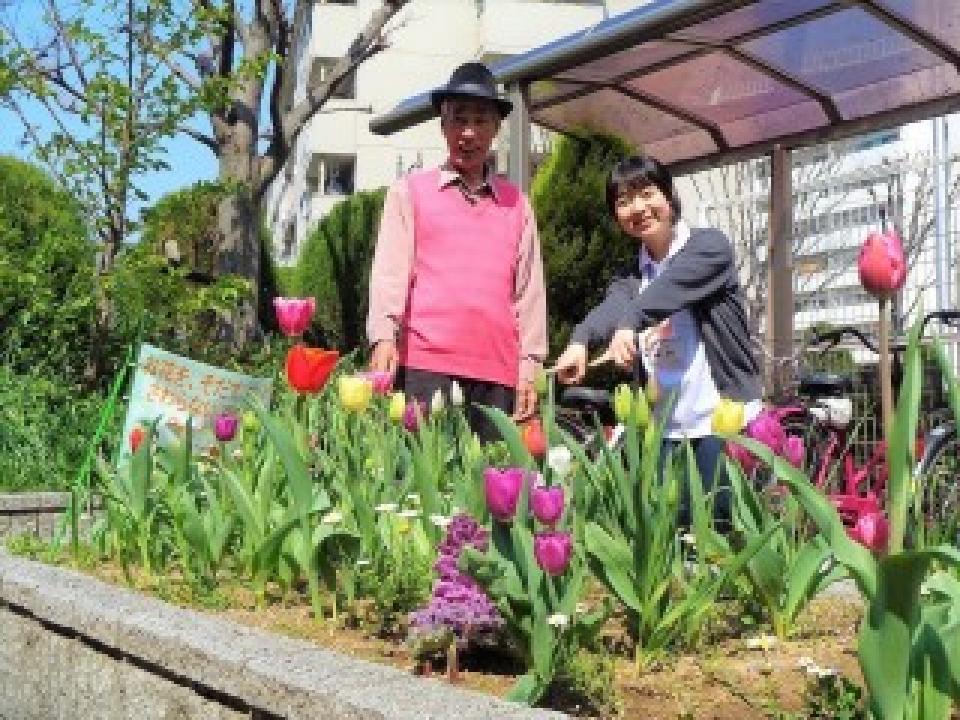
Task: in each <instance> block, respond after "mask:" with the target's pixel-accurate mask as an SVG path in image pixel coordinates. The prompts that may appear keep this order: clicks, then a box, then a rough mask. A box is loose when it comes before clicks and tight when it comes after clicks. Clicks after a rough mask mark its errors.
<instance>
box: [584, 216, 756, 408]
mask: <svg viewBox="0 0 960 720" xmlns="http://www.w3.org/2000/svg"><path fill="white" fill-rule="evenodd" d="M684 308H686V309H687V310H689V311H690V312H691V313H692V314H693V316H694V318H695V319H696V322H697V325H698V327H699V329H700V337H701V338H702V340H703V345H704V349H705V350H706V354H707V363H708V364H709V365H710V372H711V374H712V376H713V382H714V384H715V385H716V386H717V390H718V391H719V393H720V395H722V396H723V397H727V398H731V399H733V400H738V401H740V402H748V401H750V400H756V399H758V398H760V395H761V387H760V366H759V364H758V363H757V359H756V356H755V355H754V353H753V349H752V343H751V339H750V332H749V330H748V326H747V317H746V311H745V309H744V303H743V290H742V288H741V287H740V280H739V278H738V277H737V268H736V263H735V262H734V257H733V248H732V247H731V246H730V241H729V240H727V237H726V236H725V235H724V234H723V233H722V232H720V231H719V230H713V229H709V228H695V229H691V230H690V239H689V240H688V241H687V243H686V244H685V245H684V246H683V247H682V248H681V249H680V250H679V252H677V254H676V255H675V256H674V257H673V258H672V259H671V260H670V262H669V263H667V264H666V266H665V267H664V268H663V270H662V271H661V272H660V274H659V275H658V276H657V277H656V278H655V279H654V280H652V281H651V282H650V284H649V285H648V286H647V287H646V289H645V290H644V291H643V292H642V293H641V292H640V276H639V267H638V266H637V262H636V261H634V262H633V263H632V266H630V267H628V268H625V269H624V270H623V271H622V272H621V273H619V274H618V275H616V276H615V277H614V279H613V280H612V281H611V282H610V286H609V287H608V288H607V295H606V297H605V298H604V299H603V302H602V303H600V304H599V305H598V306H597V307H595V308H594V309H593V310H591V311H590V313H589V314H588V315H587V317H585V318H584V320H583V322H581V323H580V324H579V325H577V326H576V327H575V328H574V330H573V335H572V336H571V338H570V341H571V342H578V343H582V344H584V345H587V346H588V347H589V346H590V345H599V344H606V343H609V342H610V339H611V338H612V337H613V334H614V333H615V332H616V331H617V330H619V329H620V328H635V329H636V330H638V331H640V330H643V329H645V328H647V327H650V326H651V325H655V324H656V323H658V322H660V321H662V320H665V319H666V318H668V317H670V316H671V315H673V314H674V313H676V312H677V311H679V310H682V309H684Z"/></svg>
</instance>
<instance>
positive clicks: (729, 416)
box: [710, 398, 743, 435]
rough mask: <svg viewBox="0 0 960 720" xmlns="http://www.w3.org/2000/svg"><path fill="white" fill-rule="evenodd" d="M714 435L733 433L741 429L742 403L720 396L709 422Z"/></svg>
mask: <svg viewBox="0 0 960 720" xmlns="http://www.w3.org/2000/svg"><path fill="white" fill-rule="evenodd" d="M710 426H711V429H712V430H713V433H714V434H715V435H733V434H734V433H738V432H740V431H741V430H742V429H743V403H738V402H736V401H735V400H728V399H726V398H720V401H719V402H718V403H717V406H716V408H714V410H713V418H712V419H711V423H710Z"/></svg>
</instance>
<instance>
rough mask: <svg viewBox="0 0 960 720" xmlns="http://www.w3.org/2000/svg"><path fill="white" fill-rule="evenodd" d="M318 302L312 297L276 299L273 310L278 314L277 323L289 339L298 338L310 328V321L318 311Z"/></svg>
mask: <svg viewBox="0 0 960 720" xmlns="http://www.w3.org/2000/svg"><path fill="white" fill-rule="evenodd" d="M316 307H317V306H316V301H315V300H314V299H313V298H312V297H307V298H287V297H275V298H274V299H273V309H274V310H275V311H276V313H277V323H279V325H280V329H281V330H282V331H283V334H284V335H286V336H287V337H297V336H298V335H302V334H303V332H304V331H305V330H306V329H307V328H308V327H309V326H310V319H311V318H312V317H313V313H314V311H315V310H316Z"/></svg>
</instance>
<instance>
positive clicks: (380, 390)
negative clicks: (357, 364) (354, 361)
mask: <svg viewBox="0 0 960 720" xmlns="http://www.w3.org/2000/svg"><path fill="white" fill-rule="evenodd" d="M360 376H361V377H364V378H366V379H367V380H369V381H370V385H371V386H373V394H374V395H389V394H390V393H391V392H393V373H388V372H383V371H380V370H369V371H368V372H364V373H360Z"/></svg>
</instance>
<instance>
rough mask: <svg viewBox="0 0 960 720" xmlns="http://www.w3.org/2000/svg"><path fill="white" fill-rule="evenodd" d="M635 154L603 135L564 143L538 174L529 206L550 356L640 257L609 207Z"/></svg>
mask: <svg viewBox="0 0 960 720" xmlns="http://www.w3.org/2000/svg"><path fill="white" fill-rule="evenodd" d="M629 153H630V147H629V146H628V145H627V144H626V143H624V142H623V141H621V140H618V139H616V138H612V137H607V136H603V135H583V136H580V137H573V136H570V137H567V136H563V137H560V138H558V139H557V141H556V142H555V143H554V144H553V147H552V148H551V152H550V155H549V157H548V158H547V160H546V162H545V163H544V164H543V165H542V166H541V167H540V169H539V170H538V171H537V174H536V177H535V178H534V180H533V186H532V188H531V201H532V203H533V207H534V211H535V213H536V217H537V225H538V227H539V229H540V241H541V245H542V248H543V258H544V272H545V276H546V281H547V308H548V310H549V321H550V328H549V336H550V349H551V353H555V352H556V351H558V350H560V349H562V348H563V347H564V346H565V344H566V342H567V339H568V338H569V336H570V332H571V331H572V329H573V326H574V325H575V324H576V323H578V322H579V321H580V320H582V319H583V318H584V317H585V316H586V314H587V312H589V310H590V309H591V308H593V307H594V306H595V305H597V304H598V303H599V302H600V301H601V300H602V299H603V295H604V292H605V291H606V288H607V284H608V283H609V281H610V278H611V277H612V275H613V273H614V272H615V271H616V270H618V269H619V268H621V267H622V266H623V265H625V264H626V263H627V262H628V261H629V259H630V258H631V257H635V256H636V253H637V244H636V242H635V241H634V240H632V239H630V238H629V237H627V235H626V234H625V233H623V232H621V231H620V229H619V227H618V226H617V224H616V221H615V220H614V219H613V218H612V217H611V216H610V212H609V210H608V209H607V204H606V180H607V175H608V174H609V172H610V168H611V167H612V166H613V164H614V162H615V161H616V160H618V159H620V158H622V157H624V156H626V155H628V154H629Z"/></svg>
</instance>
